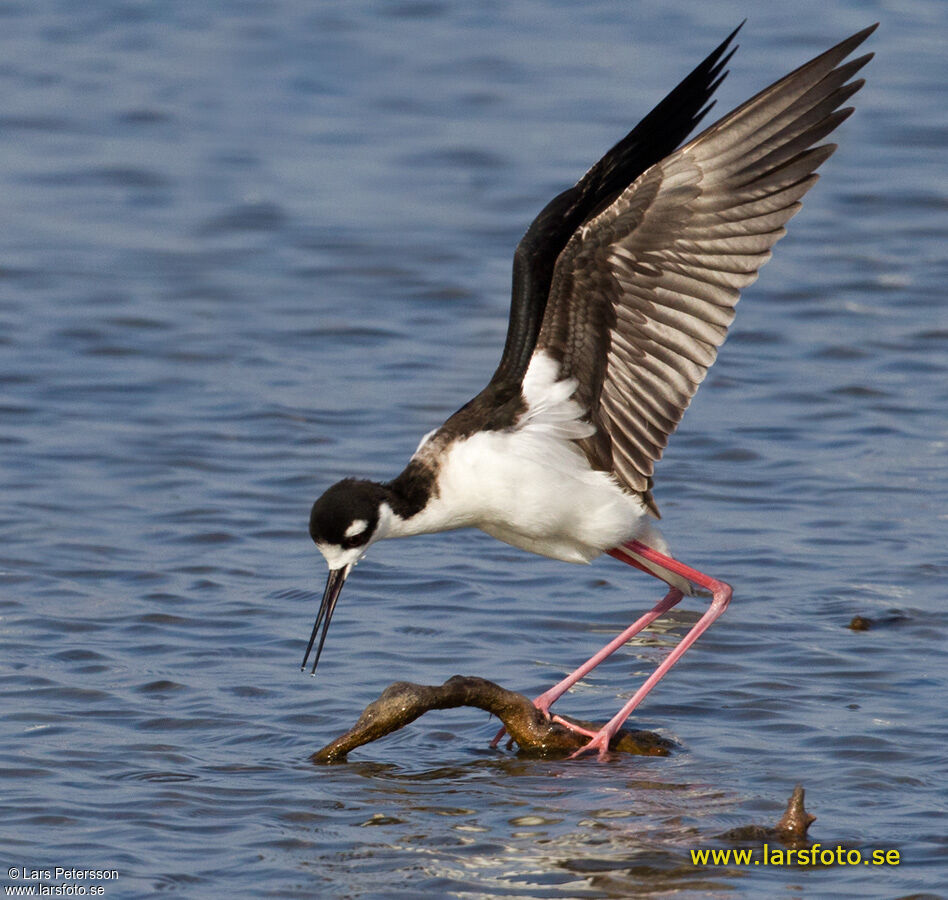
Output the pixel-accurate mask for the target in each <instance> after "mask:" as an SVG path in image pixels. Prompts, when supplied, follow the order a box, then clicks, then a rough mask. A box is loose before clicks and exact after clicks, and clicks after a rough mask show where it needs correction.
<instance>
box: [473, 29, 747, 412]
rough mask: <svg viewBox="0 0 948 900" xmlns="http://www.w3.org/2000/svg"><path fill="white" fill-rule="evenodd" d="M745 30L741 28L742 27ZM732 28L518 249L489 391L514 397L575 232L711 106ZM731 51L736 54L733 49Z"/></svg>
mask: <svg viewBox="0 0 948 900" xmlns="http://www.w3.org/2000/svg"><path fill="white" fill-rule="evenodd" d="M741 24H743V23H741ZM740 28H741V26H740V25H738V26H737V28H735V29H734V31H732V32H731V34H729V35H728V36H727V38H725V39H724V41H722V42H721V44H720V45H719V46H718V47H716V48H715V49H714V50H713V51H712V52H711V53H710V54H709V55H708V57H707V58H706V59H705V60H703V61H702V62H701V63H700V64H699V65H698V66H696V67H695V69H694V71H693V72H691V74H690V75H688V76H687V77H686V78H685V79H684V80H683V81H682V82H681V83H680V84H679V85H678V86H677V87H676V88H675V89H674V90H673V91H672V92H671V93H670V94H669V95H668V96H667V97H665V99H664V100H662V102H661V103H659V104H658V106H656V107H655V109H653V110H652V111H651V112H650V113H649V114H648V115H647V116H646V117H645V118H644V119H643V120H642V121H641V122H640V123H639V124H638V125H636V127H635V128H633V129H632V131H630V132H629V133H628V134H627V135H626V136H625V137H624V138H623V139H622V140H621V141H619V143H618V144H616V145H615V146H614V147H613V148H612V149H611V150H610V151H609V152H608V153H607V154H606V155H605V156H603V158H602V159H601V160H599V162H597V163H596V165H594V166H593V167H592V168H591V169H590V170H589V171H588V172H587V173H586V174H585V175H584V176H583V177H582V178H581V179H580V180H579V182H578V183H577V184H575V185H574V186H573V187H571V188H569V189H568V190H566V191H563V193H562V194H559V195H558V196H557V197H555V198H554V199H553V200H551V201H550V202H549V203H548V204H547V205H546V206H545V207H544V209H543V210H542V212H541V213H540V214H539V215H538V216H537V217H536V219H535V220H534V221H533V223H532V224H531V225H530V228H529V229H528V230H527V232H526V234H525V235H524V236H523V238H522V239H521V241H520V244H519V245H518V246H517V250H516V253H515V254H514V264H513V289H512V300H511V306H510V323H509V326H508V329H507V340H506V343H505V345H504V352H503V356H502V358H501V361H500V365H499V366H498V367H497V371H496V372H495V373H494V375H493V377H492V378H491V382H490V385H489V388H488V389H489V390H491V391H493V392H494V393H495V394H496V392H497V391H498V390H500V391H502V392H503V391H507V392H510V393H519V390H520V382H521V381H522V379H523V374H524V372H525V371H526V368H527V364H528V363H529V361H530V356H531V354H532V353H533V349H534V346H535V344H536V340H537V335H538V334H539V332H540V323H541V322H542V320H543V313H544V310H545V308H546V302H547V297H548V295H549V291H550V282H551V281H552V279H553V268H554V266H555V264H556V258H557V257H558V256H559V254H560V251H562V249H563V248H564V247H565V246H566V244H567V242H568V241H569V239H570V237H572V235H573V232H575V231H576V229H577V228H578V227H579V226H580V225H581V224H582V223H583V222H584V221H586V220H587V219H588V218H590V217H591V216H593V215H594V214H596V213H598V212H599V211H600V210H602V209H603V208H605V207H606V206H608V204H610V203H611V202H612V201H613V200H615V198H616V197H617V196H618V195H619V194H620V193H621V192H622V191H623V190H625V188H626V187H627V186H628V185H629V184H630V183H631V182H632V181H633V180H634V179H635V178H637V177H638V176H639V175H641V174H642V173H643V172H644V171H645V170H646V169H647V168H648V167H649V166H651V165H653V164H654V163H657V162H658V161H659V160H660V159H662V158H663V157H665V156H667V155H668V154H669V153H671V152H672V150H674V149H675V148H676V147H677V146H678V145H679V144H680V143H681V142H682V141H683V140H684V139H685V138H687V137H688V135H689V134H690V133H691V132H692V131H693V130H694V128H695V126H696V125H697V124H698V123H699V122H700V121H701V120H702V119H703V118H704V116H705V114H706V113H707V112H708V110H709V109H711V107H712V106H713V105H714V104H713V102H709V101H710V98H711V95H712V94H713V93H714V91H715V89H716V88H717V87H718V85H719V84H720V83H721V81H722V80H723V79H724V77H725V75H726V74H727V73H726V72H724V71H723V70H724V66H725V65H727V62H728V60H729V59H730V58H731V55H732V54H733V52H734V50H731V51H730V52H729V53H728V52H726V51H727V49H728V45H729V44H730V43H731V41H732V40H733V39H734V36H735V35H736V34H737V32H738V31H739V30H740ZM735 49H736V48H735Z"/></svg>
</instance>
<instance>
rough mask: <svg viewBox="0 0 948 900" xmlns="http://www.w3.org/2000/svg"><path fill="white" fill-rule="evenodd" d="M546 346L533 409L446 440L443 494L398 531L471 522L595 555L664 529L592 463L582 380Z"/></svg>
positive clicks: (510, 537)
mask: <svg viewBox="0 0 948 900" xmlns="http://www.w3.org/2000/svg"><path fill="white" fill-rule="evenodd" d="M557 370H558V366H557V364H556V362H555V361H554V360H552V359H551V358H550V357H548V356H546V355H545V354H542V353H538V354H537V355H536V356H535V357H534V358H533V360H532V361H531V363H530V367H529V369H528V370H527V374H526V377H525V379H524V382H523V393H524V399H525V400H526V405H527V410H526V412H525V413H524V414H523V415H522V416H521V418H520V420H519V421H518V422H517V424H516V425H515V426H514V427H513V428H510V429H506V430H499V431H480V432H476V433H475V434H473V435H470V436H468V437H464V438H461V439H459V440H457V441H454V442H452V443H450V444H448V445H446V446H445V447H444V448H443V451H442V452H443V457H442V458H441V459H440V460H439V466H438V470H437V472H438V474H437V496H434V497H432V499H431V500H430V501H429V503H428V505H427V506H426V507H425V508H424V509H423V510H422V511H421V512H420V513H418V514H417V515H415V516H413V517H412V518H411V519H408V520H406V521H402V520H396V521H393V522H391V524H390V526H389V535H390V536H392V537H397V536H402V535H408V534H421V533H426V532H431V531H444V530H447V529H450V528H463V527H466V526H473V527H476V528H480V529H481V530H482V531H485V532H487V533H488V534H490V535H492V536H494V537H496V538H498V539H500V540H502V541H505V542H506V543H508V544H513V545H514V546H515V547H520V548H522V549H524V550H529V551H532V552H533V553H539V554H541V555H543V556H551V557H554V558H556V559H561V560H565V561H566V562H576V563H580V562H589V561H590V560H592V559H594V558H595V557H596V556H598V555H599V554H600V553H602V552H603V551H604V550H607V549H609V548H611V547H615V546H617V545H618V544H620V543H621V542H623V541H626V540H631V539H632V538H642V537H645V536H647V535H648V536H652V535H656V536H657V538H656V540H649V543H651V544H653V545H655V544H656V543H658V545H659V546H662V545H663V544H664V542H663V541H661V537H660V535H658V534H657V530H656V529H654V528H652V527H651V526H650V525H649V523H648V520H647V515H648V514H647V512H646V509H645V506H644V504H643V503H642V502H641V500H640V499H639V498H638V497H637V496H635V495H632V494H629V493H628V492H626V491H625V490H623V489H622V488H621V487H620V486H619V484H618V483H617V482H616V480H615V479H614V478H613V477H612V476H611V475H610V474H609V473H606V472H601V471H594V470H593V469H592V468H590V466H589V463H588V462H587V460H586V457H585V456H584V455H583V453H582V451H581V450H580V449H579V447H578V446H577V445H576V443H575V441H576V440H578V439H581V438H584V437H588V436H589V435H591V434H592V433H593V432H594V428H593V426H592V425H590V424H589V422H586V421H583V418H582V417H583V413H584V410H583V409H582V408H581V407H580V405H579V404H578V403H577V402H576V401H575V400H573V399H572V395H573V393H574V391H575V389H576V385H575V382H573V381H571V380H559V379H558V378H557Z"/></svg>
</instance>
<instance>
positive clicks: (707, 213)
mask: <svg viewBox="0 0 948 900" xmlns="http://www.w3.org/2000/svg"><path fill="white" fill-rule="evenodd" d="M738 27H740V26H738ZM875 27H876V26H872V27H870V28H866V29H865V30H863V31H860V32H859V33H858V34H855V35H853V36H852V37H850V38H848V39H847V40H845V41H843V42H842V43H840V44H838V45H837V46H835V47H833V48H832V49H830V50H828V51H827V52H826V53H823V54H822V55H821V56H818V57H816V58H815V59H813V60H811V61H810V62H808V63H807V64H806V65H804V66H802V67H801V68H799V69H797V70H796V71H794V72H792V73H791V74H789V75H787V76H786V77H785V78H782V79H781V80H780V81H778V82H776V83H775V84H773V85H771V86H770V87H768V88H766V89H765V90H764V91H762V92H761V93H759V94H757V96H755V97H753V98H752V99H750V100H748V101H747V102H746V103H744V104H742V105H741V106H739V107H738V108H737V109H736V110H734V111H733V112H731V113H729V114H728V115H726V116H725V117H724V118H722V119H720V120H719V121H718V122H716V123H715V124H714V125H711V126H710V127H709V128H707V129H706V130H705V131H703V132H702V133H701V134H699V135H698V136H697V137H696V138H693V139H692V140H690V141H689V142H688V143H685V144H684V145H683V146H680V147H679V145H680V144H681V142H682V141H684V140H685V139H686V138H687V137H688V135H689V134H690V133H691V131H692V130H693V129H694V128H695V126H696V125H697V124H698V123H699V122H700V121H701V120H702V118H703V117H704V116H705V114H706V113H707V112H708V110H709V109H710V107H711V106H712V105H713V104H712V103H711V102H710V98H711V95H712V94H713V92H714V90H715V89H716V88H717V86H718V85H719V84H720V82H721V80H722V79H723V78H724V75H725V74H726V72H724V67H725V65H726V64H727V62H728V60H729V59H730V57H731V55H732V54H733V52H734V51H733V49H732V50H729V46H730V44H731V41H732V40H733V38H734V36H735V34H736V33H737V31H736V30H735V32H733V33H732V34H731V35H730V36H729V37H728V38H727V39H726V40H725V41H724V42H723V43H722V44H721V45H720V46H719V47H717V48H716V49H715V50H714V51H713V52H712V53H711V54H710V55H709V56H708V58H707V59H705V60H704V61H703V62H702V63H701V64H700V65H699V66H698V67H697V68H696V69H695V70H694V71H693V72H692V73H691V74H690V75H688V77H687V78H685V79H684V81H682V82H681V84H679V85H678V87H676V88H675V89H674V90H673V91H672V92H671V93H670V94H669V95H668V96H667V97H666V98H665V99H664V100H663V101H662V102H661V103H660V104H659V105H658V106H657V107H656V108H655V109H654V110H653V111H652V112H651V113H649V115H648V116H646V117H645V119H643V120H642V122H641V123H640V124H639V125H637V126H636V127H635V128H634V129H633V130H632V131H631V132H630V133H629V134H628V135H627V136H626V137H625V138H623V139H622V140H621V141H620V142H619V143H618V144H616V145H615V147H613V148H612V149H611V150H610V151H609V152H608V153H607V154H606V155H605V156H604V157H603V158H602V159H601V160H599V162H597V163H596V164H595V165H594V166H593V167H592V168H591V169H590V170H589V171H588V172H587V173H586V174H585V175H584V176H583V177H582V178H581V179H580V180H579V182H577V184H576V185H575V186H574V187H571V188H569V189H568V190H566V191H564V192H563V193H562V194H560V195H559V196H557V197H556V198H554V199H553V200H552V201H551V202H550V203H549V204H548V205H547V206H546V207H545V208H544V209H543V211H542V212H541V213H540V214H539V215H538V216H537V218H536V219H535V220H534V222H533V224H532V225H531V226H530V228H529V229H528V230H527V233H526V234H525V235H524V237H523V239H522V240H521V241H520V244H519V245H518V246H517V250H516V253H515V255H514V262H513V299H512V304H511V309H510V324H509V329H508V332H507V340H506V344H505V346H504V351H503V356H502V358H501V360H500V365H499V366H498V367H497V371H496V372H494V375H493V377H492V378H491V380H490V383H489V384H488V385H487V387H486V388H484V390H483V391H481V392H480V393H479V394H478V395H477V396H476V397H475V398H474V399H473V400H471V401H470V402H469V403H467V404H466V405H465V406H463V407H461V409H459V410H458V411H457V412H456V413H454V415H452V416H451V417H450V418H449V419H448V420H447V421H446V422H445V423H444V424H443V425H442V426H441V427H440V428H438V429H436V430H434V431H432V432H431V433H430V434H428V435H426V436H425V438H424V439H423V440H422V442H421V444H420V445H419V447H418V449H417V450H416V451H415V454H414V455H413V456H412V457H411V459H410V460H409V462H408V465H407V467H406V468H405V470H404V471H403V472H402V473H401V474H400V475H399V476H398V477H397V478H395V479H393V480H392V481H389V482H386V483H384V484H377V483H375V482H371V481H364V480H358V479H346V480H345V481H340V482H339V483H338V484H335V485H333V486H332V487H330V488H329V489H328V490H327V491H326V492H325V493H324V494H323V495H322V497H320V498H319V499H318V500H317V501H316V503H315V504H314V505H313V508H312V513H311V515H310V521H309V532H310V535H311V537H312V539H313V541H314V542H315V543H316V546H317V547H318V548H319V550H320V552H321V553H322V555H323V556H324V557H325V559H326V562H327V564H328V566H329V579H328V581H327V584H326V590H325V593H324V595H323V599H322V604H321V606H320V609H319V613H318V616H317V618H316V623H315V625H314V626H313V632H312V635H311V637H310V640H309V645H308V646H307V648H306V655H305V656H304V658H303V668H305V667H306V662H307V660H308V659H309V655H310V652H311V650H312V648H313V643H314V641H315V640H316V637H317V634H319V628H320V624H322V633H321V635H320V636H319V644H318V647H317V649H316V657H315V661H314V662H313V672H314V673H315V671H316V663H317V662H318V661H319V656H320V653H321V652H322V649H323V643H324V641H325V639H326V633H327V631H328V629H329V622H330V620H331V618H332V614H333V610H334V609H335V607H336V601H337V600H338V599H339V594H340V591H341V590H342V586H343V584H344V582H345V580H346V577H347V576H348V575H349V572H350V571H351V570H352V567H353V566H354V565H355V564H356V562H357V561H358V560H359V559H361V558H362V556H363V555H364V554H365V552H366V550H368V548H369V547H370V546H371V545H372V544H373V543H374V542H375V541H378V540H381V539H383V538H396V537H407V536H409V535H415V534H427V533H431V532H437V531H447V530H449V529H454V528H465V527H474V528H479V529H481V530H482V531H485V532H487V534H489V535H493V536H494V537H496V538H498V539H499V540H501V541H506V542H507V543H508V544H512V545H513V546H515V547H520V548H522V549H524V550H529V551H532V552H533V553H538V554H540V555H542V556H549V557H553V558H554V559H561V560H565V561H566V562H572V563H588V562H590V561H591V560H593V559H595V558H596V557H597V556H599V555H600V554H602V553H609V554H610V555H611V556H613V557H615V558H616V559H618V560H619V561H621V562H624V563H627V564H629V565H631V566H634V567H636V568H638V569H641V570H642V571H644V572H647V573H648V574H649V575H653V576H655V577H656V578H659V579H661V580H662V581H664V582H666V584H667V585H668V586H669V590H668V593H667V594H666V595H665V597H664V598H663V599H662V600H661V602H659V603H658V604H657V605H656V606H655V607H654V608H653V609H652V610H651V611H650V612H648V613H646V614H645V615H643V616H642V617H641V618H639V619H638V620H637V621H636V622H634V623H633V624H632V625H631V626H630V627H629V628H628V629H626V631H624V632H623V633H622V634H620V635H619V636H618V637H616V638H615V640H613V641H611V642H610V643H609V644H608V645H606V646H605V647H604V648H603V649H602V650H600V651H599V652H598V653H597V654H595V656H593V657H592V658H591V659H590V660H589V661H588V662H586V663H584V664H583V665H582V666H580V667H579V668H578V669H576V671H575V672H573V673H572V674H570V675H569V676H567V677H566V678H564V679H563V680H562V681H561V682H560V683H559V684H557V685H555V686H554V687H552V688H550V690H548V691H546V692H545V693H544V694H542V695H540V696H539V697H537V699H536V700H535V701H534V702H535V704H536V706H537V707H538V708H539V709H541V710H542V711H544V713H546V714H549V709H550V706H551V704H552V703H553V702H554V701H555V700H556V699H557V698H558V697H560V696H561V695H562V694H563V693H564V692H565V691H567V690H568V689H569V688H570V687H571V686H572V685H573V684H575V683H576V682H577V681H578V680H579V679H580V678H582V677H583V676H584V675H585V674H586V673H587V672H589V671H590V670H591V669H592V668H594V667H595V666H596V665H598V664H599V663H600V662H602V660H603V659H605V658H606V657H607V656H609V655H610V654H611V653H613V652H614V651H615V650H616V649H618V648H619V647H621V646H622V645H623V644H624V643H625V642H626V641H628V640H629V639H630V638H631V637H632V636H633V635H635V634H636V633H637V632H639V631H641V630H642V629H643V628H645V627H646V626H647V625H649V623H651V622H653V621H654V620H655V619H656V618H658V617H659V616H660V615H662V614H663V613H665V612H667V611H668V610H670V609H671V608H672V607H673V606H674V605H675V604H676V603H678V602H679V600H681V599H682V597H683V596H684V595H694V594H695V593H704V594H705V595H707V593H708V592H709V593H710V596H711V604H710V608H709V609H708V610H707V612H705V613H704V614H703V615H702V616H701V618H700V619H699V621H698V622H697V623H696V624H695V625H694V627H693V628H692V629H691V630H690V631H689V632H688V633H687V634H686V635H685V637H684V638H683V639H682V640H681V642H680V643H679V644H678V646H677V647H676V648H675V649H674V651H672V653H671V654H670V655H669V656H668V657H667V658H666V659H665V660H664V661H663V662H662V663H661V665H660V666H659V667H658V668H657V669H656V671H655V672H654V673H653V674H652V675H651V676H650V677H649V678H648V679H647V680H646V681H645V682H644V684H643V685H642V686H641V687H640V688H639V689H638V691H636V693H635V694H634V695H633V696H632V698H631V699H630V700H629V701H628V703H626V704H625V706H623V707H622V709H621V710H619V712H618V713H617V714H616V715H615V716H614V717H613V718H612V719H611V720H610V721H609V722H608V723H607V724H606V725H605V726H603V727H602V729H600V730H599V731H597V732H589V731H584V730H583V729H580V728H578V727H577V726H576V725H573V724H570V723H568V722H565V721H564V720H562V719H559V717H555V720H556V721H560V722H561V723H562V724H563V725H565V726H566V727H567V728H571V729H573V730H575V731H580V732H582V733H584V734H586V735H588V737H589V739H590V740H589V743H588V744H586V745H585V746H584V747H583V748H582V749H581V750H580V751H578V752H579V753H583V752H586V751H598V752H599V754H600V756H601V755H603V754H604V753H605V752H606V750H607V749H608V746H609V740H610V738H611V737H612V736H613V735H614V734H615V733H616V731H617V730H618V729H619V726H620V725H621V724H622V723H623V722H624V721H625V719H626V718H627V717H628V716H629V714H630V713H631V712H632V710H633V709H635V708H636V706H638V704H639V703H640V702H641V700H642V699H643V698H644V697H645V695H646V694H647V693H648V692H649V691H650V690H651V689H652V688H653V687H654V686H655V685H656V684H657V683H658V681H659V680H660V679H661V678H662V677H663V676H664V674H665V673H666V672H667V671H668V670H669V669H670V668H671V667H672V666H673V665H674V664H675V663H676V662H677V661H678V659H679V658H680V657H681V656H682V654H683V653H684V652H685V651H686V650H687V649H688V648H689V647H690V646H691V645H692V644H693V643H694V642H695V640H696V639H697V638H698V637H699V636H700V635H701V634H702V633H703V632H704V631H705V630H706V629H707V628H708V627H709V626H710V625H711V623H712V622H714V620H715V619H717V618H718V616H720V615H721V613H723V612H724V610H725V609H726V608H727V605H728V603H729V601H730V599H731V588H730V586H729V585H727V584H725V583H724V582H722V581H720V580H718V579H716V578H712V577H710V576H709V575H705V574H704V573H702V572H699V571H697V570H696V569H693V568H690V567H689V566H686V565H684V564H683V563H681V562H679V561H678V560H677V559H675V558H674V557H673V556H671V554H670V551H669V549H668V545H667V544H666V542H665V540H664V538H663V537H662V535H661V533H660V531H659V530H658V528H657V527H656V526H655V524H654V520H655V519H657V518H658V509H657V507H656V505H655V501H654V500H653V498H652V490H651V489H652V472H653V468H654V464H655V462H656V461H657V460H658V459H659V458H660V457H661V455H662V451H663V449H664V448H665V446H666V444H667V441H668V436H669V435H670V434H671V433H672V432H673V431H674V430H675V428H676V427H677V425H678V423H679V421H680V420H681V417H682V414H683V413H684V411H685V408H686V407H687V406H688V404H689V403H690V401H691V398H692V397H693V396H694V393H695V391H696V390H697V388H698V385H699V384H700V383H701V381H702V379H703V378H704V376H705V374H706V373H707V371H708V367H709V366H710V365H711V364H712V362H714V359H715V357H716V355H717V351H718V348H719V347H720V345H721V344H722V342H723V341H724V337H725V334H726V332H727V328H728V325H730V323H731V320H732V319H733V317H734V307H735V305H736V303H737V301H738V298H739V296H740V291H741V289H742V288H744V287H746V286H747V285H749V284H751V282H753V281H754V280H755V279H756V278H757V272H758V269H760V267H761V266H762V265H763V264H764V263H765V262H766V261H767V260H768V259H769V257H770V252H771V248H772V247H773V246H774V244H775V243H776V242H777V241H778V240H779V239H780V238H781V237H782V236H783V234H784V233H785V229H784V225H785V224H786V222H787V221H788V220H789V219H790V217H791V216H793V215H794V213H796V212H797V210H798V209H799V208H800V200H801V198H802V197H803V195H804V194H805V193H806V192H807V191H808V190H809V189H810V188H811V187H812V186H813V184H814V183H815V182H816V180H817V175H816V174H815V170H816V169H817V168H818V167H819V166H820V164H821V163H823V162H824V161H825V160H826V159H827V158H828V157H829V156H830V155H831V154H832V152H833V151H834V149H835V145H833V144H824V145H820V146H816V145H817V144H818V142H819V141H821V140H822V139H823V138H824V137H826V136H827V135H828V134H829V133H830V132H831V131H833V129H835V128H836V127H837V126H838V125H839V124H840V123H841V122H842V121H843V120H844V119H846V118H847V116H848V115H849V114H850V113H851V112H852V109H851V108H845V109H840V107H841V106H842V104H843V103H844V102H845V101H846V100H847V99H848V98H849V97H851V96H852V95H853V94H854V93H855V92H856V91H858V90H859V88H860V87H861V86H862V84H863V81H862V80H861V79H858V80H854V81H853V80H850V79H852V77H853V75H855V73H856V72H858V71H859V70H860V69H861V68H862V67H863V66H864V65H865V64H866V63H867V62H868V61H869V59H870V58H871V56H872V54H868V55H865V56H862V57H859V58H858V59H853V60H851V61H849V62H846V61H845V60H846V58H847V57H848V56H849V55H850V54H851V53H852V52H853V50H854V49H855V48H856V47H858V46H859V45H860V44H861V43H862V42H863V41H864V40H865V39H866V38H867V37H868V36H869V34H871V32H872V31H873V30H874V29H875ZM676 148H678V149H676ZM499 737H500V735H498V738H499ZM496 740H497V739H495V743H496Z"/></svg>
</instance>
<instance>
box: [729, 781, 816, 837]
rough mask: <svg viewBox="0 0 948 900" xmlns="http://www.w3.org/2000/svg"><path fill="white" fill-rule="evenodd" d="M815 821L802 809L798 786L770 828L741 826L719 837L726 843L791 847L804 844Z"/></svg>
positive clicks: (800, 793) (801, 788) (799, 787)
mask: <svg viewBox="0 0 948 900" xmlns="http://www.w3.org/2000/svg"><path fill="white" fill-rule="evenodd" d="M815 821H816V816H811V815H810V814H809V813H808V812H807V811H806V809H804V807H803V786H802V785H800V784H798V785H797V786H796V787H795V788H794V789H793V793H792V794H791V795H790V799H789V800H788V801H787V810H786V812H785V813H784V814H783V817H782V818H781V819H780V821H779V822H778V823H777V825H776V827H774V828H770V827H768V826H764V825H742V826H741V827H740V828H732V829H731V830H730V831H727V832H725V833H724V834H722V835H721V837H722V838H724V839H725V840H728V841H773V840H777V841H780V842H781V843H783V844H787V845H789V846H791V847H795V846H799V845H801V844H805V843H806V832H807V829H808V828H809V827H810V826H811V825H812V824H813V823H814V822H815Z"/></svg>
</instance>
